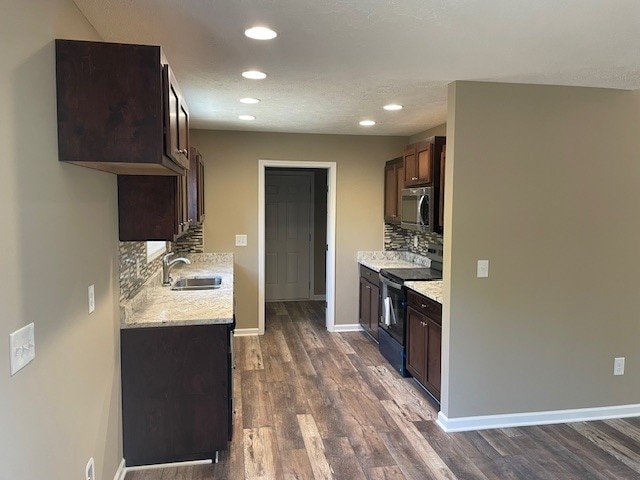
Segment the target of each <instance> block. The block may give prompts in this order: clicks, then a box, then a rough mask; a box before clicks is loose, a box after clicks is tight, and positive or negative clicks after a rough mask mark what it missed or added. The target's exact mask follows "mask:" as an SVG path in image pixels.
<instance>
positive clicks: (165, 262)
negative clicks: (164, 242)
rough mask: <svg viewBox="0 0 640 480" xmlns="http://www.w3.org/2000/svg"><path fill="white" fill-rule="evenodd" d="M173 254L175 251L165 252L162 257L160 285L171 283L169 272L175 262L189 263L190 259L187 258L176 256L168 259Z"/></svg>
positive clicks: (166, 285)
mask: <svg viewBox="0 0 640 480" xmlns="http://www.w3.org/2000/svg"><path fill="white" fill-rule="evenodd" d="M172 255H175V253H173V252H170V253H167V254H166V255H165V256H164V257H162V285H163V286H165V287H168V286H169V285H171V277H170V276H169V273H170V272H171V269H172V268H173V267H175V266H176V264H178V263H180V262H182V263H184V264H185V265H191V261H190V260H189V259H188V258H184V257H178V258H174V259H173V260H171V261H169V257H170V256H172Z"/></svg>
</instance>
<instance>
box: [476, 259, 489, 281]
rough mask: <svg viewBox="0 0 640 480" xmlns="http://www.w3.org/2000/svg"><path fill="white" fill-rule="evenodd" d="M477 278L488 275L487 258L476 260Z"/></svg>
mask: <svg viewBox="0 0 640 480" xmlns="http://www.w3.org/2000/svg"><path fill="white" fill-rule="evenodd" d="M477 276H478V278H487V277H488V276H489V260H478V271H477Z"/></svg>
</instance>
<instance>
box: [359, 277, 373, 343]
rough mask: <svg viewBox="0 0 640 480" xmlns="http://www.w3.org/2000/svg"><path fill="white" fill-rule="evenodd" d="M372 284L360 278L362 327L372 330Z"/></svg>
mask: <svg viewBox="0 0 640 480" xmlns="http://www.w3.org/2000/svg"><path fill="white" fill-rule="evenodd" d="M370 319H371V284H370V283H369V282H368V281H367V280H366V279H364V278H362V277H360V325H362V326H363V327H364V328H366V329H367V330H371V320H370Z"/></svg>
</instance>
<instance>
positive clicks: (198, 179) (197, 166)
mask: <svg viewBox="0 0 640 480" xmlns="http://www.w3.org/2000/svg"><path fill="white" fill-rule="evenodd" d="M189 162H190V165H191V166H190V167H189V170H188V171H187V203H188V217H187V221H188V222H189V223H190V224H199V223H202V222H203V220H204V164H203V162H202V155H200V152H198V150H196V149H195V148H193V147H192V148H190V150H189Z"/></svg>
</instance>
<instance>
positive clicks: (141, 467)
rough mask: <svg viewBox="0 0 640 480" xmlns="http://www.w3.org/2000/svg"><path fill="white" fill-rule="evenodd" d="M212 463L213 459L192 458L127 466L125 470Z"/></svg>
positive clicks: (132, 470) (134, 470) (133, 470)
mask: <svg viewBox="0 0 640 480" xmlns="http://www.w3.org/2000/svg"><path fill="white" fill-rule="evenodd" d="M210 463H213V460H192V461H188V462H175V463H157V464H154V465H140V466H139V467H127V468H126V471H127V472H136V471H140V470H156V469H159V468H173V467H189V466H191V465H209V464H210Z"/></svg>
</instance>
